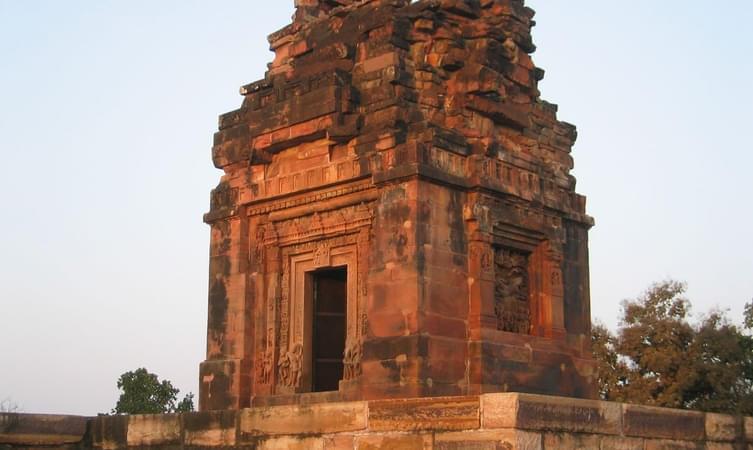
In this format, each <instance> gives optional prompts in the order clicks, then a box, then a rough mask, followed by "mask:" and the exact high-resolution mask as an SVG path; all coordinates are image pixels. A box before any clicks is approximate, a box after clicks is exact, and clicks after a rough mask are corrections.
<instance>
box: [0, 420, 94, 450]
mask: <svg viewBox="0 0 753 450" xmlns="http://www.w3.org/2000/svg"><path fill="white" fill-rule="evenodd" d="M88 421H89V418H88V417H76V416H62V415H49V414H13V413H0V444H9V445H12V444H25V445H40V446H41V445H63V444H74V443H77V442H80V441H81V440H83V438H84V434H85V433H86V424H87V422H88Z"/></svg>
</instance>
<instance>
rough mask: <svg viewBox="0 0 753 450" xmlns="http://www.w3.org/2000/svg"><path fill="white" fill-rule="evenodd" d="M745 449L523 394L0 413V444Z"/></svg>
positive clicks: (716, 419) (738, 425) (691, 430)
mask: <svg viewBox="0 0 753 450" xmlns="http://www.w3.org/2000/svg"><path fill="white" fill-rule="evenodd" d="M32 447H34V448H39V447H47V448H85V449H89V448H95V449H121V448H122V449H125V448H136V447H151V448H157V449H159V448H165V449H167V448H169V449H179V448H186V449H188V448H205V447H226V448H227V447H230V448H239V449H241V448H242V449H286V450H287V449H301V450H304V449H305V450H312V449H349V450H355V449H358V450H367V449H407V450H410V449H420V450H427V449H442V450H450V449H490V450H491V449H505V450H515V449H519V450H523V449H525V450H549V449H641V450H653V449H713V450H727V449H730V450H733V449H734V450H737V449H753V419H752V418H749V417H745V418H742V417H732V416H726V415H720V414H707V413H700V412H691V411H680V410H672V409H663V408H651V407H645V406H636V405H625V404H619V403H609V402H599V401H589V400H576V399H569V398H560V397H546V396H538V395H528V394H488V395H481V396H470V397H445V398H429V399H405V400H379V401H368V402H366V401H364V402H347V403H331V404H314V405H295V406H274V407H264V408H252V409H245V410H241V411H212V412H199V413H187V414H180V415H179V414H165V415H134V416H100V417H94V418H83V417H72V416H42V415H27V414H2V415H0V448H32Z"/></svg>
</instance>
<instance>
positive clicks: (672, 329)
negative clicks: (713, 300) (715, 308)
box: [616, 280, 694, 408]
mask: <svg viewBox="0 0 753 450" xmlns="http://www.w3.org/2000/svg"><path fill="white" fill-rule="evenodd" d="M685 289H686V287H685V284H683V283H679V282H677V281H671V280H670V281H665V282H662V283H657V284H654V285H653V286H651V287H650V288H649V289H648V290H647V291H646V292H645V293H644V294H643V296H641V297H639V298H637V299H635V300H632V301H626V302H624V303H623V317H622V323H621V328H620V331H619V333H618V338H617V345H616V349H617V352H618V353H619V354H620V355H623V356H624V357H625V358H626V359H627V361H628V362H627V366H628V369H629V370H628V371H627V373H626V377H625V378H626V383H625V386H624V389H623V396H624V399H625V400H630V401H633V402H637V403H641V404H648V405H657V406H667V407H671V408H680V407H682V406H683V405H684V403H685V401H686V399H685V398H684V393H685V391H686V388H687V386H688V384H689V383H692V382H693V376H694V373H693V371H692V368H691V366H690V365H689V364H688V361H689V359H690V358H689V355H688V352H689V350H690V349H691V346H692V343H693V337H694V331H693V327H692V326H691V325H690V324H689V323H688V321H687V316H688V311H689V309H690V303H689V302H688V300H687V299H685V298H684V297H683V294H684V292H685Z"/></svg>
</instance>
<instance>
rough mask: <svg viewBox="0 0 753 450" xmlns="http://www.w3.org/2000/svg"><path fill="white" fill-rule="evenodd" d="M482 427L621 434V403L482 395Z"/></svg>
mask: <svg viewBox="0 0 753 450" xmlns="http://www.w3.org/2000/svg"><path fill="white" fill-rule="evenodd" d="M481 403H482V411H483V415H482V421H481V426H482V427H483V428H519V429H524V430H547V431H565V432H573V433H600V434H620V432H621V412H622V411H621V406H620V404H618V403H608V402H599V401H594V400H578V399H568V398H563V397H545V396H540V395H531V394H486V395H482V396H481Z"/></svg>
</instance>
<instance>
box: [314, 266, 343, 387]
mask: <svg viewBox="0 0 753 450" xmlns="http://www.w3.org/2000/svg"><path fill="white" fill-rule="evenodd" d="M347 286H348V271H347V269H346V268H345V267H342V268H337V269H327V270H320V271H317V272H314V273H313V287H314V323H313V330H312V331H313V339H312V341H313V345H312V357H313V358H312V360H313V361H312V362H313V370H312V372H313V373H312V375H313V386H312V390H313V392H326V391H336V390H338V389H339V387H340V380H341V379H342V377H343V354H344V353H345V334H346V315H347V306H348V289H347Z"/></svg>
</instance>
